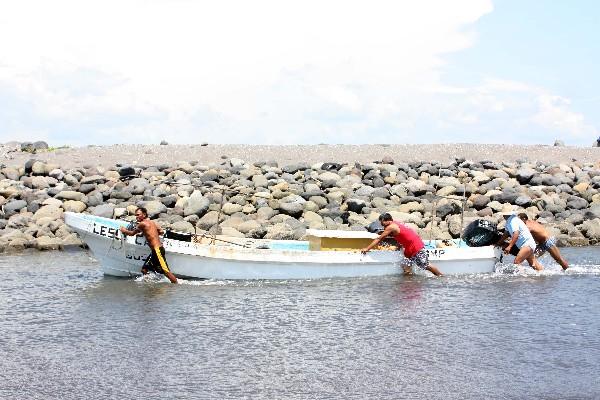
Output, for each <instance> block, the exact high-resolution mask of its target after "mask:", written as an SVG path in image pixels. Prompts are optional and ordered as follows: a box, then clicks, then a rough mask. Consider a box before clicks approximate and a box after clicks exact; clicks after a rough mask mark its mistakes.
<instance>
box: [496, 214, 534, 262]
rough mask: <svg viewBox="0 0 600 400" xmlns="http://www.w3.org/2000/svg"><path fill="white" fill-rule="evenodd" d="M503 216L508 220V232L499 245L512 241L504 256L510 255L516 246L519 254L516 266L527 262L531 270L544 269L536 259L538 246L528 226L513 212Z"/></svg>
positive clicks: (505, 249) (507, 246)
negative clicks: (535, 253) (507, 240)
mask: <svg viewBox="0 0 600 400" xmlns="http://www.w3.org/2000/svg"><path fill="white" fill-rule="evenodd" d="M502 216H503V217H504V218H505V219H506V230H505V232H504V235H502V237H501V238H500V240H499V241H498V244H502V243H504V241H505V240H506V239H508V238H509V237H510V241H509V242H508V244H507V245H506V247H504V254H510V250H511V249H512V247H513V246H515V245H516V246H517V248H518V249H519V253H518V254H517V256H516V257H515V260H514V261H513V262H514V264H516V265H519V264H521V263H522V262H523V261H525V260H526V261H527V263H528V264H529V265H530V266H531V268H533V269H535V270H537V271H541V270H542V269H544V267H542V265H541V264H540V263H539V262H538V260H537V258H535V255H534V252H535V248H536V244H535V240H533V236H531V232H529V228H527V225H525V223H524V222H523V221H522V220H521V219H520V218H518V217H517V214H515V213H513V212H503V213H502Z"/></svg>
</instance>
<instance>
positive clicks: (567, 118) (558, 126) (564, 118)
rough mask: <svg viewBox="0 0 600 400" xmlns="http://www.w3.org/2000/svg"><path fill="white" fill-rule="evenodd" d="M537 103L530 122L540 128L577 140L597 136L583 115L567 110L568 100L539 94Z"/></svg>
mask: <svg viewBox="0 0 600 400" xmlns="http://www.w3.org/2000/svg"><path fill="white" fill-rule="evenodd" d="M537 103H538V106H539V109H538V112H537V113H536V114H535V115H534V116H533V117H532V120H533V121H534V122H535V123H537V124H539V125H541V126H542V127H545V128H547V129H551V130H554V131H557V132H561V133H565V134H568V135H570V136H574V137H579V138H586V137H587V138H590V137H593V138H595V137H596V135H597V134H598V131H597V130H596V128H594V127H593V126H591V125H588V124H587V123H586V121H585V119H584V116H583V114H581V113H577V112H573V111H571V110H569V106H570V104H571V101H570V100H569V99H566V98H563V97H560V96H555V95H549V94H541V95H540V96H538V98H537Z"/></svg>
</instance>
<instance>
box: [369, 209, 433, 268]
mask: <svg viewBox="0 0 600 400" xmlns="http://www.w3.org/2000/svg"><path fill="white" fill-rule="evenodd" d="M379 222H381V225H383V227H384V230H383V232H382V233H381V234H380V235H379V237H378V238H376V239H375V240H373V242H371V244H370V245H368V246H367V247H365V248H364V249H362V250H361V252H362V253H363V254H366V253H367V252H368V251H369V250H371V249H372V248H373V247H375V246H377V244H378V243H379V242H381V241H382V240H383V239H385V238H386V237H388V236H390V237H393V238H394V239H395V240H396V242H398V244H399V245H400V246H402V247H403V248H404V257H406V261H407V263H406V265H404V273H408V272H409V271H410V268H411V267H413V266H416V267H419V268H421V269H424V270H427V271H429V272H431V273H432V274H434V275H436V276H442V273H441V272H440V270H439V269H438V268H437V267H436V266H435V265H433V264H430V263H429V255H428V254H427V250H425V244H424V243H423V241H422V240H421V238H420V237H419V235H417V233H416V232H415V231H413V230H412V229H410V228H409V227H408V226H406V225H404V224H402V223H400V222H398V221H394V219H393V218H392V216H391V215H390V214H389V213H384V214H381V215H380V216H379Z"/></svg>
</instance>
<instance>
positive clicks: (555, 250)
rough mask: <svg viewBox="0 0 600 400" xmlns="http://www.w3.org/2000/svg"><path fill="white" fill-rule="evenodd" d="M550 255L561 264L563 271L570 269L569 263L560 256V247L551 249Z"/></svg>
mask: <svg viewBox="0 0 600 400" xmlns="http://www.w3.org/2000/svg"><path fill="white" fill-rule="evenodd" d="M548 253H550V255H551V256H552V258H554V260H555V261H556V262H557V263H559V264H560V266H561V267H562V269H563V270H566V269H567V268H569V263H568V262H567V260H565V259H564V258H563V257H562V255H561V254H560V251H559V250H558V246H552V247H550V249H549V250H548Z"/></svg>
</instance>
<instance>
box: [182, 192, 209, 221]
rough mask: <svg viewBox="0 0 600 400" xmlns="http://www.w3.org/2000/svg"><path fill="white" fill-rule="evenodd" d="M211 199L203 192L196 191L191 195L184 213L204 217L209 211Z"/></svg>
mask: <svg viewBox="0 0 600 400" xmlns="http://www.w3.org/2000/svg"><path fill="white" fill-rule="evenodd" d="M209 206H210V201H209V200H208V199H207V198H206V197H204V196H202V193H200V192H199V191H195V192H193V193H192V195H191V196H190V197H189V199H188V201H187V204H186V205H185V207H184V208H183V215H185V216H188V215H197V216H199V217H202V216H203V215H204V214H206V212H207V211H208V207H209Z"/></svg>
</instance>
